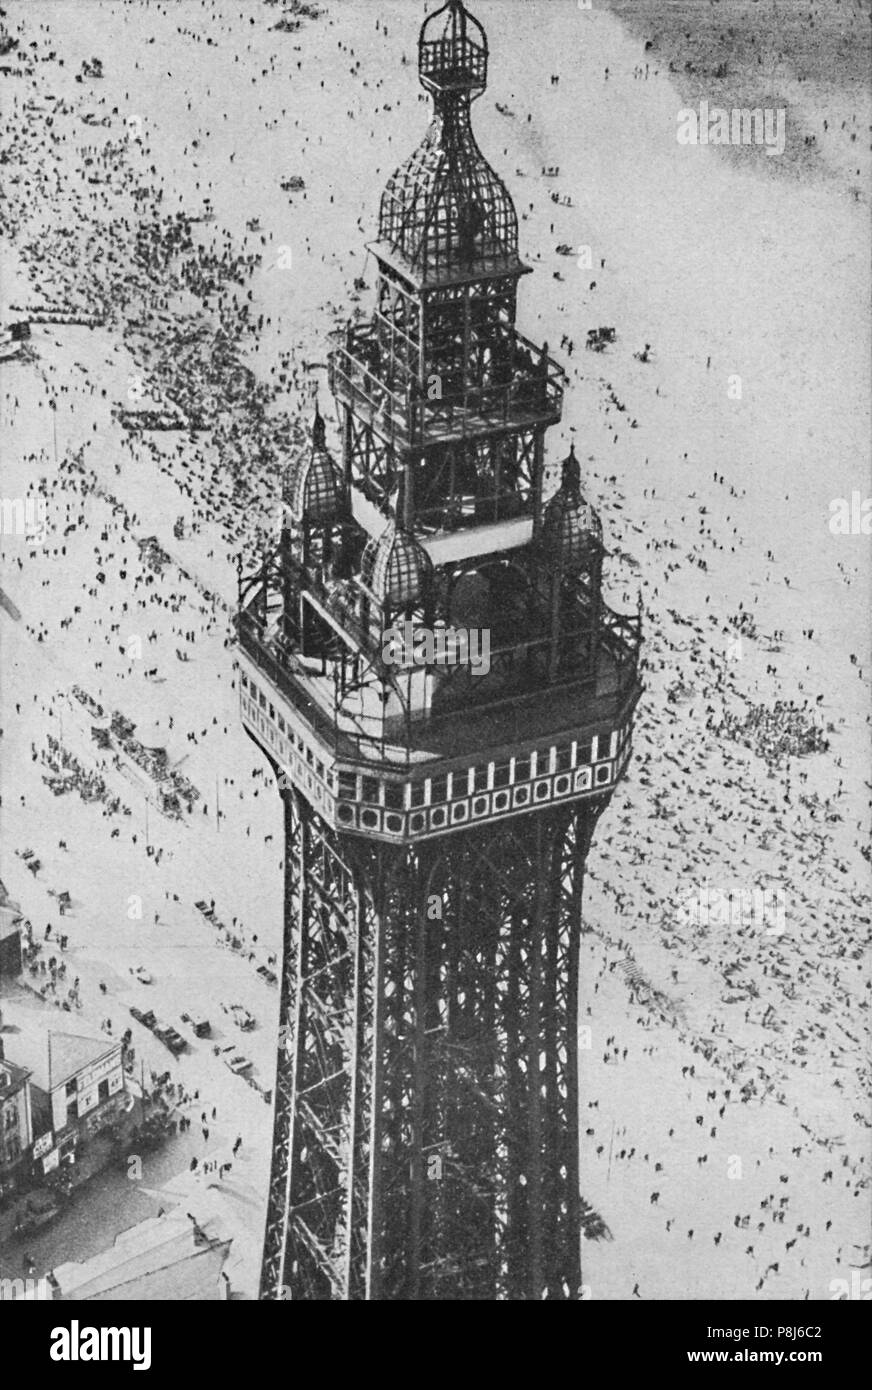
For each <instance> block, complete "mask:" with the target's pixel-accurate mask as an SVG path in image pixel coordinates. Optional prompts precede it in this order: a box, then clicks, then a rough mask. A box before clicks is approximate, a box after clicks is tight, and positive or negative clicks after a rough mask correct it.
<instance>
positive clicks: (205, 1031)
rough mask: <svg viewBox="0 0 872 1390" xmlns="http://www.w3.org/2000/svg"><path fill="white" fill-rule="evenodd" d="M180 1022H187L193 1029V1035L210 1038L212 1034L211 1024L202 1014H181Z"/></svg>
mask: <svg viewBox="0 0 872 1390" xmlns="http://www.w3.org/2000/svg"><path fill="white" fill-rule="evenodd" d="M182 1022H183V1023H187V1024H188V1026H189V1027H190V1028H192V1029H193V1032H194V1035H195V1037H198V1038H210V1037H211V1036H212V1025H211V1023H210V1022H209V1020H208V1018H206V1017H204V1015H203V1014H182Z"/></svg>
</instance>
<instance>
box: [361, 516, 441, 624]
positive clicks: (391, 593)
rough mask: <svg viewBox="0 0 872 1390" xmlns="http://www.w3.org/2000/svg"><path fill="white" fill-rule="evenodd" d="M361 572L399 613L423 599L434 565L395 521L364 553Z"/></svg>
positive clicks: (377, 592)
mask: <svg viewBox="0 0 872 1390" xmlns="http://www.w3.org/2000/svg"><path fill="white" fill-rule="evenodd" d="M361 572H362V574H363V578H364V581H365V582H366V583H367V584H368V585H369V587H370V589H371V590H372V592H373V593H374V594H375V596H376V598H377V599H378V600H379V602H380V603H381V604H382V605H383V606H384V607H386V608H389V609H391V610H392V611H394V612H397V611H398V610H400V609H405V608H413V607H415V606H416V605H417V604H419V603H421V601H422V600H423V598H424V596H425V594H426V592H427V588H428V586H429V583H430V579H431V577H432V573H433V562H432V560H431V559H430V556H429V555H428V554H427V552H426V550H425V549H424V547H423V546H422V545H420V544H419V543H418V541H416V540H415V537H414V536H413V535H411V534H410V533H409V532H408V531H404V530H402V528H401V527H399V526H397V523H396V521H394V520H393V519H392V520H391V521H389V522H388V525H387V527H386V528H385V530H384V531H383V532H382V534H381V535H380V536H379V537H378V539H377V540H371V541H369V543H368V544H367V546H366V549H365V550H364V552H363V558H362V561H361Z"/></svg>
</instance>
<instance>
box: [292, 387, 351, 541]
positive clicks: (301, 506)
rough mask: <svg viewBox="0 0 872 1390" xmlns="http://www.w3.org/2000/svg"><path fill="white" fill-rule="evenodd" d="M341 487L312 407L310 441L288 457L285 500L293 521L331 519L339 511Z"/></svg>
mask: <svg viewBox="0 0 872 1390" xmlns="http://www.w3.org/2000/svg"><path fill="white" fill-rule="evenodd" d="M344 500H345V499H344V489H343V485H342V477H341V475H340V472H339V469H338V468H337V466H336V464H335V463H334V461H333V458H332V456H331V454H330V452H329V450H328V448H327V432H326V429H325V426H324V421H323V419H322V418H321V415H320V413H319V411H318V409H317V407H316V408H315V418H314V420H313V421H312V442H311V444H309V445H307V446H304V447H303V448H302V449H300V451H299V453H298V454H296V456H295V457H294V458H293V459H292V460H291V463H290V466H289V468H288V474H287V481H286V501H287V504H288V506H289V507H290V510H291V516H292V517H293V518H294V520H295V521H303V520H304V519H305V520H306V521H315V522H321V523H323V522H326V521H334V520H335V519H336V518H337V517H338V516H339V514H340V513H341V512H342V510H343V505H344Z"/></svg>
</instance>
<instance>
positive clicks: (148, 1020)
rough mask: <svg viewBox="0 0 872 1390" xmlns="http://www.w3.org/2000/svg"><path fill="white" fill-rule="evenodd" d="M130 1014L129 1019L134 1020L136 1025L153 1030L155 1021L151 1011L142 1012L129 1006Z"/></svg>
mask: <svg viewBox="0 0 872 1390" xmlns="http://www.w3.org/2000/svg"><path fill="white" fill-rule="evenodd" d="M130 1013H131V1017H133V1018H135V1019H136V1021H137V1023H141V1024H142V1026H143V1028H151V1029H152V1030H154V1026H155V1024H156V1023H157V1019H156V1018H155V1016H154V1010H153V1009H146V1010H145V1011H143V1010H142V1009H138V1008H137V1007H136V1005H135V1004H131V1006H130Z"/></svg>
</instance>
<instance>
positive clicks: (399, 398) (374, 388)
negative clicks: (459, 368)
mask: <svg viewBox="0 0 872 1390" xmlns="http://www.w3.org/2000/svg"><path fill="white" fill-rule="evenodd" d="M512 347H513V352H512V353H511V357H512V358H513V359H514V360H515V361H516V362H517V361H520V362H522V363H523V362H524V360H525V359H526V361H527V362H528V363H531V364H532V365H530V366H523V365H522V366H519V367H518V369H517V370H516V371H515V372H514V373H513V375H512V379H511V380H510V381H507V382H502V383H493V384H487V385H483V386H479V385H473V384H466V385H464V386H463V387H462V388H461V389H459V390H455V391H447V392H446V391H443V393H442V394H441V395H439V396H438V397H436V398H434V399H432V400H431V399H430V398H429V397H428V395H427V393H426V391H424V392H422V390H421V388H420V387H419V386H418V384H417V382H415V381H414V380H411V379H410V380H409V381H408V382H407V383H402V384H401V383H400V382H398V381H395V380H392V379H391V378H390V377H388V376H387V375H386V374H385V373H384V371H383V368H382V366H381V364H380V363H379V347H378V342H377V339H376V335H375V330H374V327H373V326H372V325H366V326H365V327H357V328H352V329H350V330H349V332H348V335H347V342H346V346H345V347H344V348H338V349H337V350H336V351H334V352H332V353H331V354H330V357H329V376H330V389H331V391H332V392H333V393H334V395H336V396H338V397H339V399H340V400H343V401H345V402H346V403H347V404H349V405H350V406H352V408H353V409H354V411H355V414H357V415H358V416H360V417H362V418H364V419H366V420H367V421H368V423H369V424H370V425H371V426H372V428H373V429H374V430H375V431H376V433H377V434H379V435H381V436H382V437H383V438H385V439H387V440H389V441H390V442H391V443H392V444H395V445H400V446H402V445H406V446H409V445H414V444H417V443H422V442H423V443H427V442H428V439H429V438H431V437H435V438H437V439H438V438H439V437H440V436H450V437H452V438H456V437H457V436H460V437H461V438H463V437H465V436H467V435H477V434H482V433H484V432H486V431H487V430H489V429H499V428H504V429H507V430H509V429H512V428H515V427H516V426H517V425H518V423H519V422H528V423H541V422H545V421H553V420H558V419H559V418H560V413H561V410H562V406H563V382H564V380H565V377H564V373H563V371H562V369H561V367H560V366H559V365H558V363H556V362H555V361H554V360H553V359H552V358H550V357H547V356H546V355H545V353H544V352H543V351H542V350H541V349H540V348H537V347H536V345H535V344H534V343H531V342H530V341H529V340H528V339H527V338H525V337H524V336H523V335H522V334H520V333H517V332H515V333H513V342H512Z"/></svg>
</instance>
